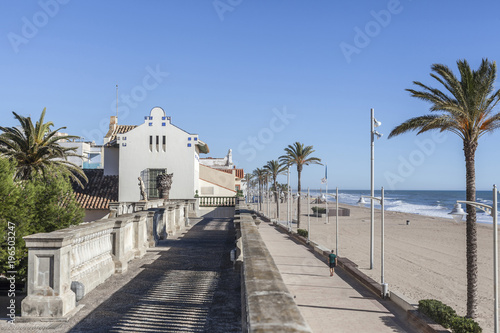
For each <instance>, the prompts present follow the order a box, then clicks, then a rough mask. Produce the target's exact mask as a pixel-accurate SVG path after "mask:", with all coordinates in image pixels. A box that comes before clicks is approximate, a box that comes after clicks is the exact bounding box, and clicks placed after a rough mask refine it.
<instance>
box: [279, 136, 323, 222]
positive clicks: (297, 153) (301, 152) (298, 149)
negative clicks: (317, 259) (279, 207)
mask: <svg viewBox="0 0 500 333" xmlns="http://www.w3.org/2000/svg"><path fill="white" fill-rule="evenodd" d="M312 153H314V149H313V146H306V147H304V144H303V143H300V142H295V143H294V144H293V145H288V147H286V148H285V155H282V156H280V158H279V159H280V161H281V163H283V164H285V165H286V166H291V165H294V164H295V165H296V166H297V177H298V184H297V192H298V193H297V194H298V199H297V229H298V228H300V197H301V195H300V191H301V189H302V187H301V184H300V176H301V174H302V169H303V168H304V165H309V164H321V159H320V158H317V157H310V156H309V155H311V154H312Z"/></svg>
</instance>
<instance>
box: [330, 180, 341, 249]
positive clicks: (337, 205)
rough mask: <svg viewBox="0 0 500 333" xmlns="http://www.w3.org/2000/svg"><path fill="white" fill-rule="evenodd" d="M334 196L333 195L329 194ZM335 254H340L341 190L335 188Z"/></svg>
mask: <svg viewBox="0 0 500 333" xmlns="http://www.w3.org/2000/svg"><path fill="white" fill-rule="evenodd" d="M329 195H330V196H334V195H333V194H329ZM335 253H336V254H337V256H340V254H339V188H338V187H337V188H335Z"/></svg>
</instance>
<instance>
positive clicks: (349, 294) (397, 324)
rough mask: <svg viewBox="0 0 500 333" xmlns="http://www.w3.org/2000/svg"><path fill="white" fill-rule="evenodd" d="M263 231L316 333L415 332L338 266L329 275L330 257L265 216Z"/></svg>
mask: <svg viewBox="0 0 500 333" xmlns="http://www.w3.org/2000/svg"><path fill="white" fill-rule="evenodd" d="M259 231H260V234H261V237H262V239H263V240H264V242H265V243H266V246H267V248H268V250H269V252H270V253H271V255H272V257H273V259H274V262H275V263H276V265H277V266H278V268H279V270H280V273H281V275H282V277H283V280H284V282H285V284H286V285H287V288H288V290H289V291H290V293H291V294H292V295H294V296H295V302H296V303H297V305H298V307H299V309H300V311H301V312H302V315H303V316H304V319H305V320H306V321H307V323H308V324H309V326H310V327H311V329H312V331H313V332H314V333H331V332H336V333H337V332H349V333H352V332H415V331H414V330H413V329H412V327H411V326H409V325H408V324H407V323H406V320H405V318H406V314H405V313H403V312H402V311H400V310H399V309H397V308H396V307H394V306H393V304H392V303H391V302H390V301H385V300H381V299H379V298H377V297H375V295H373V294H372V293H371V292H369V291H367V290H365V289H364V287H362V286H361V285H360V284H359V283H358V282H357V281H355V280H354V279H352V278H351V277H350V276H349V275H348V274H347V273H344V272H343V271H342V270H341V269H339V268H336V269H335V275H334V276H333V277H330V272H329V268H328V266H327V265H326V261H325V260H322V259H320V258H319V257H317V256H316V255H315V254H314V253H313V252H311V251H310V250H309V249H308V248H306V247H305V246H303V245H302V244H299V243H296V242H295V241H294V240H292V239H291V238H290V237H289V236H288V235H287V234H285V233H281V232H280V231H278V230H277V229H276V228H275V227H274V226H272V225H270V224H268V223H265V222H263V223H261V224H260V227H259Z"/></svg>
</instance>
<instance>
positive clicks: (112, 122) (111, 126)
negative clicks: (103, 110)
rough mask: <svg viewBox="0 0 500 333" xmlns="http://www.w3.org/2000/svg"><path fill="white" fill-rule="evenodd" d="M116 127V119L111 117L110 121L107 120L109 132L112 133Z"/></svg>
mask: <svg viewBox="0 0 500 333" xmlns="http://www.w3.org/2000/svg"><path fill="white" fill-rule="evenodd" d="M116 126H118V117H117V116H111V119H110V120H109V131H110V132H113V131H114V130H115V129H116Z"/></svg>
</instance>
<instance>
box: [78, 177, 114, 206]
mask: <svg viewBox="0 0 500 333" xmlns="http://www.w3.org/2000/svg"><path fill="white" fill-rule="evenodd" d="M83 171H84V172H85V175H86V176H87V178H88V179H89V182H88V184H86V185H85V188H83V189H82V188H81V187H79V186H78V185H77V184H76V183H73V189H74V191H75V195H76V200H77V201H78V202H79V203H80V204H81V205H82V207H83V208H85V209H109V203H110V202H113V201H118V176H104V170H103V169H84V170H83Z"/></svg>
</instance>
